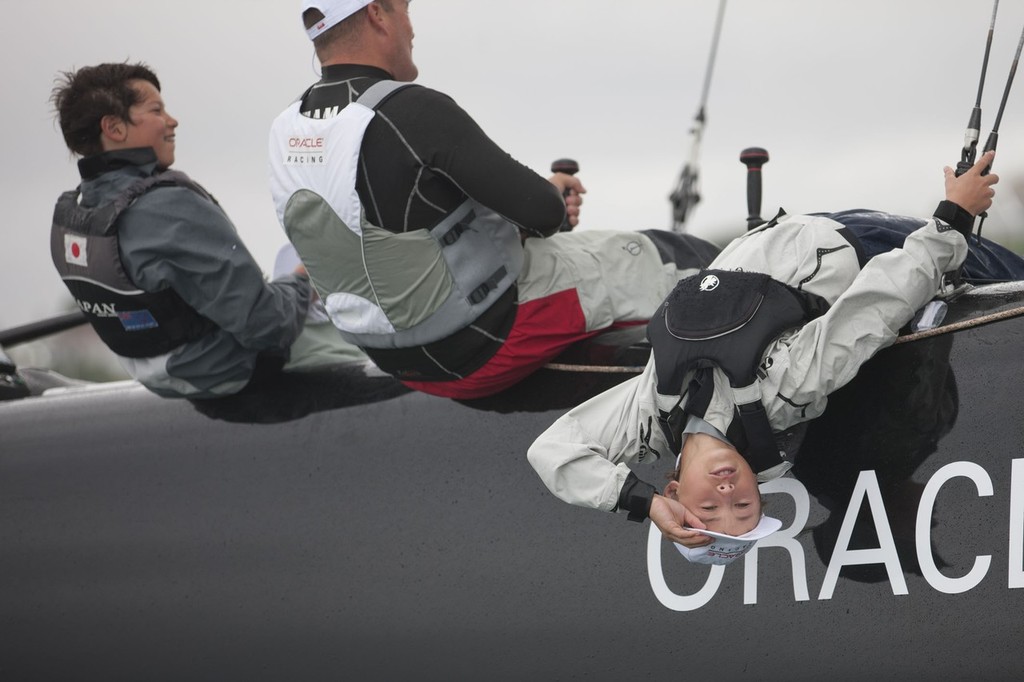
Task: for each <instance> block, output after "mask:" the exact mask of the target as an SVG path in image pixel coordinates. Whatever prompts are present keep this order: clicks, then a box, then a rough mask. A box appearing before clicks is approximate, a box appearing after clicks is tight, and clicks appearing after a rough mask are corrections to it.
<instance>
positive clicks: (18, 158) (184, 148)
mask: <svg viewBox="0 0 1024 682" xmlns="http://www.w3.org/2000/svg"><path fill="white" fill-rule="evenodd" d="M300 5H301V3H300V2H299V1H298V0H246V1H245V2H242V1H241V0H217V1H216V2H211V1H208V0H207V1H204V2H200V1H199V0H176V1H175V2H172V3H154V2H141V1H140V0H135V1H128V0H89V1H87V2H79V1H73V0H54V1H53V2H50V3H47V4H45V5H32V4H30V3H27V2H16V1H15V0H0V63H2V64H3V67H2V68H3V77H2V78H3V80H2V83H0V85H2V87H0V100H2V110H3V121H4V126H3V132H2V133H0V135H2V136H3V149H4V151H5V152H6V163H4V164H3V165H2V168H0V187H3V197H4V200H5V201H4V205H5V208H6V218H5V223H6V225H5V227H4V228H3V235H4V240H3V243H4V246H3V249H2V253H3V265H2V267H0V304H2V305H0V328H6V327H9V326H13V325H16V324H22V323H25V322H29V321H32V320H35V319H40V318H43V317H46V316H48V315H52V314H55V313H57V312H59V311H60V310H61V309H62V306H64V305H66V303H67V301H68V300H69V299H68V297H67V294H66V291H65V290H64V289H63V285H61V283H60V280H59V279H58V277H57V275H56V273H55V271H54V269H53V266H52V264H51V262H50V257H49V245H48V237H49V226H50V219H51V215H52V207H53V202H54V200H55V199H56V197H57V195H58V194H59V193H60V192H61V191H62V190H65V189H70V188H72V187H74V186H75V184H77V181H78V175H77V171H76V168H75V165H74V162H73V160H72V158H71V157H70V155H69V154H68V152H67V150H66V148H65V147H64V145H63V142H62V139H61V137H60V133H59V131H58V130H57V128H56V126H55V124H54V121H53V117H52V112H51V110H50V107H49V103H48V97H49V94H50V89H51V87H52V85H53V79H54V77H55V76H56V74H57V73H58V72H59V71H62V70H69V69H73V68H77V67H80V66H84V65H89V64H94V63H99V62H103V61H121V60H125V59H129V60H132V61H136V60H141V61H145V62H147V63H148V64H149V65H150V66H152V67H153V68H154V69H155V70H156V72H157V74H158V75H159V77H160V79H161V81H162V84H163V94H164V99H165V101H166V103H167V106H168V109H169V111H170V112H171V113H172V114H173V115H174V116H176V117H177V118H178V120H179V121H180V127H179V128H178V134H177V163H176V166H175V167H176V168H178V169H179V170H183V171H185V172H186V173H188V174H189V175H191V176H192V177H193V178H195V179H196V180H198V181H199V182H200V183H202V184H203V185H205V186H206V187H207V188H208V189H209V190H210V191H211V192H212V193H213V194H214V195H216V196H217V198H218V199H219V200H220V202H221V204H222V205H223V206H224V207H225V209H226V210H227V212H228V214H229V215H230V216H231V218H232V220H233V221H234V222H235V224H236V226H237V227H238V230H239V232H240V233H241V235H242V237H243V239H244V240H245V242H246V243H247V244H248V246H249V248H250V250H251V251H252V252H253V254H254V256H255V257H256V259H257V261H258V262H259V263H260V265H261V266H262V267H263V268H264V269H265V270H267V271H269V270H270V269H271V268H272V265H273V260H274V255H275V254H276V252H277V250H278V248H279V247H280V246H281V244H282V243H283V240H284V235H283V232H282V231H281V228H280V227H279V226H278V224H277V222H276V218H275V216H274V212H273V207H272V204H271V201H270V197H269V193H268V190H267V182H266V149H267V130H268V128H269V125H270V122H271V121H272V119H273V118H274V116H275V115H276V114H277V113H278V112H279V111H280V110H281V109H283V108H284V107H285V106H286V105H287V104H288V103H289V102H290V101H291V100H292V99H293V98H294V97H295V96H297V95H298V94H299V93H301V91H302V90H303V89H304V88H305V87H307V86H308V85H309V84H310V83H311V82H312V81H313V80H314V79H315V78H316V75H315V72H314V65H313V55H312V49H311V46H310V45H309V43H308V41H307V39H306V37H305V34H304V33H303V31H302V30H301V27H300V22H299V18H298V14H299V7H300ZM1022 5H1024V3H1021V2H1003V3H1002V5H1001V6H1000V9H999V16H998V20H997V23H996V33H995V40H994V44H993V48H992V57H991V62H990V66H989V78H988V82H987V85H986V89H985V95H984V100H983V110H984V119H983V123H982V128H983V132H982V143H984V140H985V138H986V137H987V135H988V132H989V130H990V129H991V126H992V123H993V121H994V117H995V112H996V110H997V108H998V104H999V100H1000V97H1001V96H1002V92H1003V88H1004V85H1005V83H1006V79H1007V75H1008V73H1009V69H1010V64H1011V61H1012V58H1013V54H1014V51H1015V49H1016V47H1017V44H1018V41H1019V39H1020V35H1021V29H1022V27H1024V6H1022ZM717 8H718V0H645V1H644V2H638V3H618V2H617V3H613V2H610V0H517V1H515V2H503V1H502V0H416V1H415V2H414V3H413V4H412V8H411V11H412V17H413V24H414V27H415V29H416V40H415V51H414V56H415V57H416V61H417V63H418V65H419V67H420V78H419V81H418V82H420V83H422V84H424V85H427V86H430V87H434V88H436V89H439V90H442V91H445V92H447V93H448V94H450V95H452V96H453V97H454V98H455V99H456V101H457V102H459V104H460V105H462V106H463V108H465V109H466V110H467V111H469V112H470V114H472V115H473V116H474V117H475V118H476V119H477V121H478V122H479V123H480V124H481V125H482V127H483V128H484V130H486V131H487V132H488V134H490V136H491V137H492V138H493V139H494V140H495V141H497V142H498V144H500V145H501V146H503V147H504V148H505V149H506V150H507V151H508V152H509V153H510V154H512V155H513V156H514V157H516V158H517V159H518V160H520V161H522V162H523V163H525V164H527V165H529V166H531V167H532V168H534V169H535V170H537V171H538V172H541V173H544V174H545V175H546V174H547V170H548V168H549V166H550V163H551V161H552V160H553V159H555V158H557V157H561V156H571V157H574V158H576V159H577V160H578V161H579V163H580V166H581V173H580V177H581V179H582V180H583V182H584V184H585V185H586V186H587V188H588V190H589V193H588V194H587V196H586V203H585V204H584V215H583V223H584V227H585V229H648V228H667V227H668V225H669V219H670V207H669V203H668V200H667V196H668V194H669V192H670V191H671V190H672V188H673V186H674V184H675V181H676V178H677V177H678V174H679V171H680V169H681V168H682V166H683V163H684V162H685V160H686V158H687V156H688V154H689V150H690V135H689V132H688V131H689V128H690V124H691V122H692V120H693V117H694V114H695V113H696V111H697V107H698V104H699V100H700V94H701V87H702V84H703V79H704V73H705V68H706V65H707V58H708V52H709V49H710V45H711V38H712V33H713V28H714V21H715V15H716V12H717ZM991 14H992V3H991V2H989V1H988V0H898V1H896V0H829V1H827V2H825V1H822V0H728V4H727V8H726V13H725V22H724V29H723V33H722V38H721V43H720V46H719V53H718V59H717V62H716V66H715V71H714V77H713V80H712V84H711V89H710V96H709V100H708V107H707V119H708V120H707V126H706V131H705V136H704V144H703V149H702V153H701V168H702V171H701V184H702V190H703V196H704V201H703V202H702V203H701V204H700V205H699V206H698V207H697V209H696V211H695V212H694V214H693V215H692V217H691V220H690V223H691V231H692V232H694V233H696V234H698V235H701V236H704V237H707V238H709V239H712V240H713V241H717V242H719V243H724V242H725V241H727V240H728V239H729V238H730V237H732V236H735V235H736V234H739V232H740V231H741V230H742V229H743V225H744V218H745V217H746V205H745V195H744V191H745V190H744V188H745V177H746V176H745V173H746V171H745V169H744V167H743V166H742V165H741V164H740V162H739V160H738V157H739V152H740V151H741V150H742V149H743V148H745V147H749V146H755V145H756V146H761V147H765V148H766V149H768V151H769V154H770V155H771V160H770V161H769V163H768V164H767V165H766V166H765V170H764V175H765V178H764V185H765V187H764V203H765V209H764V213H773V212H774V207H778V206H779V205H781V206H784V207H785V208H786V209H787V210H788V211H789V212H790V213H798V212H811V211H828V210H840V209H845V208H854V207H869V208H878V209H882V210H888V211H891V212H896V213H904V214H927V213H929V212H930V211H931V209H932V208H933V207H934V205H935V203H936V202H937V201H938V200H939V199H941V192H942V173H941V169H942V166H943V165H945V164H950V165H955V162H956V161H957V160H958V159H959V153H960V148H961V146H962V144H963V133H964V128H965V126H966V123H967V119H968V116H969V114H970V111H971V107H972V106H973V105H974V99H975V96H976V94H977V86H978V78H979V75H980V71H981V61H982V59H981V58H982V54H983V51H984V43H985V36H986V33H987V30H988V26H989V22H990V20H991ZM1022 91H1024V83H1017V84H1016V86H1015V88H1014V91H1013V92H1011V95H1010V98H1009V102H1008V104H1007V109H1006V114H1005V116H1004V118H1003V124H1002V126H1001V131H1000V133H1001V134H1000V140H999V152H1000V155H999V157H998V159H997V161H996V168H995V170H996V172H999V173H1000V175H1001V176H1002V178H1003V180H1004V182H1003V184H1001V185H1000V187H999V189H1000V190H1001V193H1000V194H999V196H997V198H996V204H995V206H994V208H993V210H992V211H991V217H990V218H989V220H988V222H987V223H986V228H985V229H986V233H987V234H989V235H990V236H994V237H1005V235H1006V231H1007V229H1008V226H1013V227H1014V228H1015V230H1016V232H1017V234H1018V235H1019V236H1021V237H1024V206H1022V204H1021V200H1020V198H1019V197H1018V196H1017V194H1016V193H1015V192H1014V191H1012V188H1011V184H1018V185H1019V184H1021V183H1024V126H1021V125H1020V123H1021V121H1024V99H1022V98H1024V94H1022ZM769 207H771V208H769Z"/></svg>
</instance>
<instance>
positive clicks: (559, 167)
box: [551, 159, 580, 232]
mask: <svg viewBox="0 0 1024 682" xmlns="http://www.w3.org/2000/svg"><path fill="white" fill-rule="evenodd" d="M551 172H552V173H565V174H566V175H576V174H577V173H579V172H580V165H579V164H578V163H576V160H575V159H557V160H555V161H552V162H551ZM570 192H571V190H566V191H565V192H562V196H563V197H568V196H569V194H570ZM570 230H572V225H570V224H569V216H568V215H567V216H566V217H565V220H563V221H562V226H561V227H560V228H558V231H559V232H569V231H570Z"/></svg>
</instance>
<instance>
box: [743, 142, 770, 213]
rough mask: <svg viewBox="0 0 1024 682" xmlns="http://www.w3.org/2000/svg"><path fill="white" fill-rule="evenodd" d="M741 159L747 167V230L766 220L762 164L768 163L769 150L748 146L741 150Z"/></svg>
mask: <svg viewBox="0 0 1024 682" xmlns="http://www.w3.org/2000/svg"><path fill="white" fill-rule="evenodd" d="M740 161H741V162H743V165H745V166H746V167H747V231H750V230H753V229H754V228H755V227H757V226H758V225H760V224H761V223H763V222H764V220H762V219H761V166H763V165H764V164H766V163H768V152H767V151H766V150H764V149H762V148H761V147H747V148H746V149H744V150H743V151H742V152H740Z"/></svg>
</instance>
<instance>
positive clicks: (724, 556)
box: [672, 514, 782, 565]
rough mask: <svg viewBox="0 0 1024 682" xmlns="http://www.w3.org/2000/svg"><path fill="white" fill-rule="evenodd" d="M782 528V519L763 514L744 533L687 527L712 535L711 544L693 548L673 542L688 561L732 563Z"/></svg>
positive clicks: (696, 562) (697, 562) (702, 533)
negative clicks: (718, 531) (762, 539)
mask: <svg viewBox="0 0 1024 682" xmlns="http://www.w3.org/2000/svg"><path fill="white" fill-rule="evenodd" d="M780 528H782V521H779V520H778V519H773V518H772V517H770V516H765V515H764V514H762V515H761V520H760V521H758V523H757V526H755V527H754V530H751V531H748V532H746V533H744V534H743V535H726V534H725V533H716V532H714V531H711V530H702V529H700V528H687V529H686V530H692V531H696V532H698V533H700V534H701V535H708V536H710V537H711V538H713V540H712V542H711V544H708V545H704V546H703V547H693V548H690V547H684V546H683V545H680V544H679V543H678V542H674V543H672V544H674V545H675V546H676V549H678V550H679V553H680V554H682V555H683V556H684V557H686V560H687V561H692V562H693V563H695V564H722V565H724V564H731V563H732V562H733V561H736V559H739V558H740V557H741V556H743V555H744V554H746V553H747V552H749V551H750V548H751V547H753V546H754V545H756V544H757V541H758V540H760V539H761V538H763V537H765V536H768V535H771V534H772V533H774V532H775V531H777V530H778V529H780Z"/></svg>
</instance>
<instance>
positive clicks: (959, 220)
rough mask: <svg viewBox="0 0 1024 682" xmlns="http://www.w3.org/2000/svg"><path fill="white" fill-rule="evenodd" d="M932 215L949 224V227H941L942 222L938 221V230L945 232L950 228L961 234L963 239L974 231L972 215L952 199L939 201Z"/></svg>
mask: <svg viewBox="0 0 1024 682" xmlns="http://www.w3.org/2000/svg"><path fill="white" fill-rule="evenodd" d="M932 215H934V216H935V217H936V218H938V219H939V220H941V221H942V223H946V224H947V225H949V227H947V228H943V225H942V223H939V226H938V227H939V232H945V231H946V230H948V229H950V228H952V229H954V230H956V231H957V232H959V233H960V234H962V235H963V236H964V239H967V238H968V237H970V236H971V232H973V231H974V216H972V215H971V214H970V213H968V212H967V211H965V210H964V209H962V208H961V207H960V206H959V205H958V204H955V203H953V202H952V201H948V200H946V201H940V202H939V205H938V207H937V208H936V209H935V213H933V214H932Z"/></svg>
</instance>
